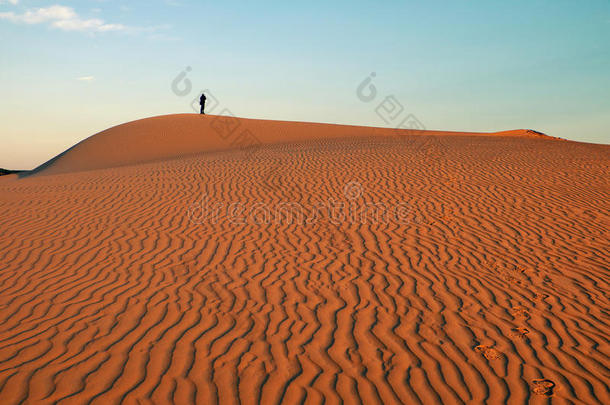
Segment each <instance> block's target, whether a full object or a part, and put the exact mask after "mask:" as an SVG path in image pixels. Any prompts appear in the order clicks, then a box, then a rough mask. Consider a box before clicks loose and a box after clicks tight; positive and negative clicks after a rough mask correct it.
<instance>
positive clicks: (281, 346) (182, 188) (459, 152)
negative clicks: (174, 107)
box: [0, 114, 610, 405]
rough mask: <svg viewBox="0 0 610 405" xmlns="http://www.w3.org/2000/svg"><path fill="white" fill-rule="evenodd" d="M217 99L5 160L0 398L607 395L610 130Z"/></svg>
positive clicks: (428, 400) (0, 187) (439, 399)
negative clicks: (480, 128)
mask: <svg viewBox="0 0 610 405" xmlns="http://www.w3.org/2000/svg"><path fill="white" fill-rule="evenodd" d="M215 119H217V118H216V117H214V116H205V117H202V116H199V115H194V114H191V115H173V116H162V117H155V118H149V119H145V120H140V121H134V122H131V123H127V124H124V125H119V126H117V127H114V128H111V129H108V130H106V131H103V132H101V133H99V134H96V135H94V136H92V137H90V138H88V139H86V140H85V141H83V142H81V143H79V144H78V145H76V146H74V147H73V148H71V149H69V150H68V151H66V152H65V153H63V154H61V155H60V156H58V157H56V158H54V159H53V160H51V161H50V162H47V163H46V164H44V165H42V166H41V167H39V168H38V169H36V170H35V171H34V173H32V174H34V175H31V176H22V177H21V178H20V177H18V176H17V175H11V176H2V178H0V229H1V232H0V404H2V405H4V404H22V403H23V404H88V403H92V404H102V405H107V404H119V403H124V404H171V403H175V404H195V403H197V404H234V403H235V404H236V403H243V404H255V403H261V404H277V403H289V404H342V403H343V404H367V405H368V404H401V403H402V404H418V403H423V404H439V403H446V404H457V403H472V404H480V403H490V404H505V403H511V404H512V403H515V404H523V403H533V404H546V403H577V404H608V403H610V338H609V336H610V322H609V321H610V268H609V263H610V250H609V245H608V241H609V240H610V214H609V213H610V176H609V175H608V174H609V172H610V170H609V169H610V146H604V145H592V144H582V143H577V142H569V141H558V140H555V139H552V138H550V137H546V136H544V135H541V134H539V133H536V132H535V131H531V130H518V131H508V132H499V133H495V134H472V133H457V132H454V133H451V132H435V131H415V132H410V131H402V132H400V131H394V130H391V129H378V128H364V127H350V126H339V125H328V124H312V123H297V122H281V121H261V120H246V119H237V121H230V122H228V123H225V124H230V125H228V126H222V127H221V126H219V123H220V121H214V120H215ZM220 128H225V129H224V130H222V129H220ZM227 128H228V130H227ZM229 130H230V131H229ZM244 131H246V132H244Z"/></svg>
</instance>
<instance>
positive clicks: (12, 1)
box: [0, 0, 19, 5]
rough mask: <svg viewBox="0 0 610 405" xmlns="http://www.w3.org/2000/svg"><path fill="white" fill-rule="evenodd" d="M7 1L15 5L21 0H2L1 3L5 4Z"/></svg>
mask: <svg viewBox="0 0 610 405" xmlns="http://www.w3.org/2000/svg"><path fill="white" fill-rule="evenodd" d="M5 3H8V4H12V5H15V4H17V3H19V0H0V4H5Z"/></svg>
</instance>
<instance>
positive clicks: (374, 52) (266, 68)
mask: <svg viewBox="0 0 610 405" xmlns="http://www.w3.org/2000/svg"><path fill="white" fill-rule="evenodd" d="M0 89H2V93H3V97H1V98H0V123H1V125H0V143H1V145H2V146H1V147H0V167H4V168H10V169H30V168H33V167H35V166H38V165H39V164H41V163H43V162H44V161H46V160H48V159H50V158H51V157H53V156H55V155H56V154H58V153H60V152H62V151H64V150H65V149H67V148H69V147H70V146H72V145H74V144H75V143H77V142H79V141H81V140H82V139H84V138H86V137H88V136H91V135H93V134H95V133H97V132H99V131H101V130H104V129H106V128H108V127H111V126H114V125H118V124H121V123H124V122H127V121H131V120H135V119H140V118H145V117H150V116H155V115H161V114H173V113H191V112H194V110H193V107H192V101H193V100H194V99H195V98H196V97H198V94H199V93H200V92H201V91H203V90H206V92H207V93H208V107H209V108H210V109H211V111H208V112H210V113H212V114H216V113H221V112H222V113H225V114H228V113H230V114H233V115H236V116H240V117H247V118H261V119H277V120H291V121H313V122H329V123H339V124H354V125H368V126H384V127H395V126H399V125H400V124H401V122H402V120H403V118H405V117H409V116H412V117H415V118H416V119H417V122H419V123H420V124H421V125H422V126H423V127H425V128H427V129H437V130H460V131H461V130H463V131H499V130H508V129H518V128H528V129H534V130H537V131H541V132H544V133H547V134H549V135H552V136H558V137H562V138H566V139H570V140H575V141H581V142H595V143H606V144H608V143H610V1H608V0H599V1H598V0H588V1H586V2H576V1H563V0H544V1H538V0H528V1H521V0H517V1H511V2H506V1H494V0H484V1H483V0H481V1H473V0H470V1H466V0H464V1H458V0H454V1H435V0H429V1H422V0H403V1H384V2H380V1H379V0H375V1H359V0H350V1H342V0H337V1H315V0H310V1H307V2H293V1H264V0H261V1H256V2H254V1H230V0H226V1H207V0H199V1H195V0H146V1H141V0H135V1H129V2H126V1H115V0H89V1H87V0H81V1H68V0H57V1H37V0H0ZM388 103H390V104H388ZM389 105H392V106H393V107H394V110H392V113H391V114H389V115H390V116H388V114H387V112H388V111H389V110H388V108H389V107H388V106H389ZM384 111H385V112H386V113H385V115H384V113H383V112H384Z"/></svg>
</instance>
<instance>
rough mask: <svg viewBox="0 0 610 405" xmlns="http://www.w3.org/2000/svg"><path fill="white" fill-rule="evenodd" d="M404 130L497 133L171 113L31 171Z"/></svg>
mask: <svg viewBox="0 0 610 405" xmlns="http://www.w3.org/2000/svg"><path fill="white" fill-rule="evenodd" d="M401 134H402V135H435V136H439V135H470V136H476V135H493V134H487V133H472V132H449V131H426V130H411V129H402V130H399V129H392V128H376V127H361V126H351V125H336V124H319V123H312V122H293V121H272V120H257V119H248V118H238V117H231V116H217V115H200V114H173V115H162V116H157V117H151V118H145V119H141V120H136V121H131V122H128V123H125V124H121V125H118V126H115V127H112V128H109V129H107V130H104V131H102V132H99V133H97V134H95V135H93V136H91V137H89V138H87V139H85V140H83V141H82V142H80V143H78V144H77V145H75V146H73V147H72V148H70V149H68V150H66V151H65V152H63V153H61V154H60V155H58V156H56V157H54V158H53V159H51V160H50V161H48V162H46V163H44V164H42V165H41V166H39V167H37V168H36V169H34V170H33V174H45V175H47V174H58V173H67V172H75V171H83V170H93V169H103V168H109V167H116V166H126V165H131V164H138V163H146V162H151V161H157V160H164V159H170V158H179V157H183V156H189V155H194V154H198V153H203V152H210V151H217V150H227V149H235V148H241V149H243V148H252V147H258V146H261V145H268V144H274V143H282V142H284V143H285V142H300V141H304V140H315V139H337V138H349V137H370V136H396V135H401ZM496 135H498V136H544V135H541V134H540V133H537V132H534V131H531V130H513V131H504V132H499V133H496Z"/></svg>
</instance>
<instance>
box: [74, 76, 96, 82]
mask: <svg viewBox="0 0 610 405" xmlns="http://www.w3.org/2000/svg"><path fill="white" fill-rule="evenodd" d="M76 80H78V81H79V82H92V81H94V80H95V76H81V77H77V78H76Z"/></svg>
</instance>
